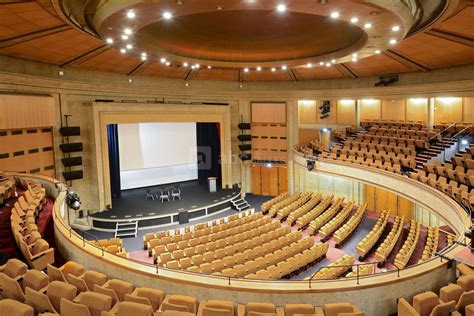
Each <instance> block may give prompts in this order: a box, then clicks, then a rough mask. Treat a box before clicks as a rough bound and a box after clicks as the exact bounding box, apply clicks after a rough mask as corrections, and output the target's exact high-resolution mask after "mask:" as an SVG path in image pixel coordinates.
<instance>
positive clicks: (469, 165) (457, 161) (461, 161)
mask: <svg viewBox="0 0 474 316" xmlns="http://www.w3.org/2000/svg"><path fill="white" fill-rule="evenodd" d="M451 163H452V164H453V165H454V166H461V167H463V168H466V169H474V156H473V155H471V154H470V153H457V154H456V155H454V156H453V157H451Z"/></svg>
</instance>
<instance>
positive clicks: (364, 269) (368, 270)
mask: <svg viewBox="0 0 474 316" xmlns="http://www.w3.org/2000/svg"><path fill="white" fill-rule="evenodd" d="M374 272H375V266H374V265H373V264H357V265H355V266H353V267H352V271H351V272H349V273H348V274H347V275H346V278H352V277H357V276H366V275H371V274H374Z"/></svg>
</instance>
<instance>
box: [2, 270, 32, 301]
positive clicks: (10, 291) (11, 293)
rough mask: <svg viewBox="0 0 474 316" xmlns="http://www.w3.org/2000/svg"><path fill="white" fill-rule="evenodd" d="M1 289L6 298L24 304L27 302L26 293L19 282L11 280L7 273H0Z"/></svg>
mask: <svg viewBox="0 0 474 316" xmlns="http://www.w3.org/2000/svg"><path fill="white" fill-rule="evenodd" d="M0 287H1V288H2V291H3V294H4V296H6V298H10V299H12V300H15V301H18V302H21V303H24V302H25V301H26V297H25V293H24V292H23V289H22V288H21V286H20V284H19V283H18V281H17V280H15V279H12V278H10V277H9V276H7V275H6V274H5V273H0Z"/></svg>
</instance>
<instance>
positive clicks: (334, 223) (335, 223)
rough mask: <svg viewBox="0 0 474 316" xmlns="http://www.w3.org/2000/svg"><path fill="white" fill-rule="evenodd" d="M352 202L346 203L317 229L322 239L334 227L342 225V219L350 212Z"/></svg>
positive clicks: (334, 228)
mask: <svg viewBox="0 0 474 316" xmlns="http://www.w3.org/2000/svg"><path fill="white" fill-rule="evenodd" d="M354 204H355V202H354V201H351V202H349V203H347V204H346V205H345V206H344V208H343V209H342V210H341V211H340V212H339V213H337V214H336V216H334V217H333V218H332V219H331V220H330V221H329V222H327V223H326V224H324V226H323V227H321V228H320V229H319V235H320V236H321V237H322V238H323V239H324V238H327V237H329V236H330V235H331V234H332V233H333V232H334V231H335V230H336V229H338V228H339V227H340V226H341V225H342V223H344V221H345V220H346V219H347V217H348V216H349V215H350V213H351V212H352V209H353V208H354ZM310 227H311V225H310Z"/></svg>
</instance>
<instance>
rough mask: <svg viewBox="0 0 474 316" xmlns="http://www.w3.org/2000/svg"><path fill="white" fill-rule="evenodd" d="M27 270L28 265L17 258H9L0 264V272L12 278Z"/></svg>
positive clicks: (21, 274)
mask: <svg viewBox="0 0 474 316" xmlns="http://www.w3.org/2000/svg"><path fill="white" fill-rule="evenodd" d="M27 270H28V266H27V265H26V264H25V263H24V262H22V261H20V260H18V259H10V260H8V261H7V263H5V264H4V265H3V266H0V272H3V273H5V274H6V275H7V276H9V277H10V278H12V279H17V278H19V277H22V276H23V275H24V274H25V273H26V271H27Z"/></svg>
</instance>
